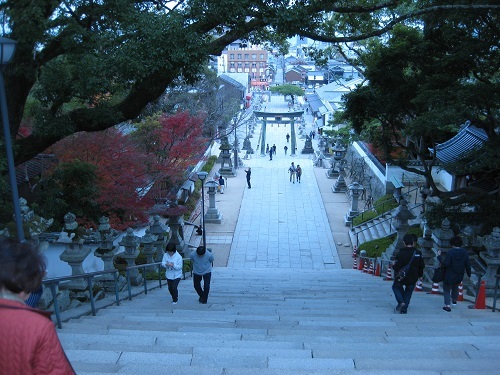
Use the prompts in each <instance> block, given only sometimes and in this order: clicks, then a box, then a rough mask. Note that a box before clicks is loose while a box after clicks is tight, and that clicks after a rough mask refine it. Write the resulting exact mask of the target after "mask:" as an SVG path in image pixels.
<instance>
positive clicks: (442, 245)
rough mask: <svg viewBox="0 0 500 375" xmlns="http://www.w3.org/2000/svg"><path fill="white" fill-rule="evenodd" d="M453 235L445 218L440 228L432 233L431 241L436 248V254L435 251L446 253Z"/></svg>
mask: <svg viewBox="0 0 500 375" xmlns="http://www.w3.org/2000/svg"><path fill="white" fill-rule="evenodd" d="M454 235H455V234H454V233H453V230H452V229H451V223H450V221H449V220H448V218H445V219H444V220H443V221H442V222H441V228H437V229H435V230H434V231H433V232H432V239H433V240H434V242H435V243H436V246H437V249H436V253H437V250H444V251H447V250H448V249H449V248H450V247H451V245H450V240H451V238H452V237H453V236H454Z"/></svg>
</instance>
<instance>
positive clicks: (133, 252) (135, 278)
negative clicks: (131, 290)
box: [118, 228, 142, 285]
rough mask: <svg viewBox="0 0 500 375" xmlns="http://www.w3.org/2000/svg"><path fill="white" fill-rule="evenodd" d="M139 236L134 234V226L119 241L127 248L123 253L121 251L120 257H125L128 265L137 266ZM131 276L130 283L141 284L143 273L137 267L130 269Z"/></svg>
mask: <svg viewBox="0 0 500 375" xmlns="http://www.w3.org/2000/svg"><path fill="white" fill-rule="evenodd" d="M139 242H140V240H139V238H138V237H137V236H135V235H134V230H133V229H132V228H128V229H127V234H126V235H125V236H123V238H122V240H121V241H120V242H119V243H118V244H119V245H120V246H123V247H124V248H125V251H124V252H123V253H120V257H121V258H123V259H125V261H126V262H127V267H133V266H135V260H136V259H137V257H138V256H139V253H140V251H139V249H138V248H137V247H138V246H139ZM128 275H129V278H130V283H131V284H132V285H140V283H141V282H142V275H141V274H140V273H139V270H138V269H137V268H134V269H131V270H129V271H128Z"/></svg>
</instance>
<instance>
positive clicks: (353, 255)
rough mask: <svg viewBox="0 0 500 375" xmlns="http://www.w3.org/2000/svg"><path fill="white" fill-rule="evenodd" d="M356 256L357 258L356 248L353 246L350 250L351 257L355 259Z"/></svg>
mask: <svg viewBox="0 0 500 375" xmlns="http://www.w3.org/2000/svg"><path fill="white" fill-rule="evenodd" d="M357 256H358V248H357V247H356V245H354V246H353V248H352V257H353V258H356V257H357Z"/></svg>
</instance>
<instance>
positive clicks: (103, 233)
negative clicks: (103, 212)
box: [94, 216, 118, 291]
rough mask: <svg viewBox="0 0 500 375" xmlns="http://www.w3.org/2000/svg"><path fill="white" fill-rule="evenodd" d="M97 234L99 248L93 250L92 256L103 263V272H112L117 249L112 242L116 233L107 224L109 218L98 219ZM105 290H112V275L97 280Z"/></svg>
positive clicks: (102, 276)
mask: <svg viewBox="0 0 500 375" xmlns="http://www.w3.org/2000/svg"><path fill="white" fill-rule="evenodd" d="M97 230H98V233H99V240H100V243H99V247H98V248H97V249H95V251H94V256H96V257H98V258H101V259H102V261H103V263H104V270H113V269H115V265H114V264H113V259H114V256H115V254H116V251H117V250H118V248H117V247H116V246H114V244H113V241H114V240H115V239H116V237H117V236H118V232H117V231H116V230H114V229H113V228H111V225H110V224H109V218H107V217H105V216H102V217H101V218H100V219H99V227H98V228H97ZM99 279H100V280H101V281H102V282H103V284H104V287H105V289H106V290H109V291H111V290H114V289H115V287H114V280H115V277H114V275H112V274H105V275H101V277H100V278H99Z"/></svg>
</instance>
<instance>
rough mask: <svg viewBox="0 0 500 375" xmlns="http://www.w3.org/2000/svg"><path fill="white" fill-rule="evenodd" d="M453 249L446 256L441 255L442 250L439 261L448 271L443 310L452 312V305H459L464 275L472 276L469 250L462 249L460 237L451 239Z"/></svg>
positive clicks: (445, 281)
mask: <svg viewBox="0 0 500 375" xmlns="http://www.w3.org/2000/svg"><path fill="white" fill-rule="evenodd" d="M450 245H451V249H450V250H448V252H447V253H446V255H441V250H439V252H438V260H439V261H440V262H441V265H442V266H443V267H444V268H445V269H446V271H445V273H444V280H443V295H444V307H443V310H444V311H447V312H450V311H451V305H450V300H451V302H452V303H453V305H456V304H457V299H458V287H459V285H460V283H461V282H462V280H463V279H464V273H465V272H467V276H469V277H470V276H471V268H470V260H469V254H468V253H467V250H466V249H464V248H463V247H462V239H461V238H460V237H459V236H455V237H452V238H451V239H450Z"/></svg>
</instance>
